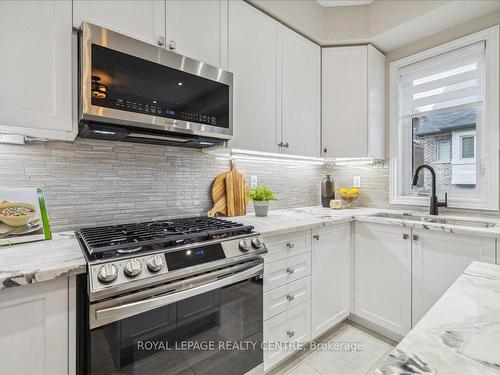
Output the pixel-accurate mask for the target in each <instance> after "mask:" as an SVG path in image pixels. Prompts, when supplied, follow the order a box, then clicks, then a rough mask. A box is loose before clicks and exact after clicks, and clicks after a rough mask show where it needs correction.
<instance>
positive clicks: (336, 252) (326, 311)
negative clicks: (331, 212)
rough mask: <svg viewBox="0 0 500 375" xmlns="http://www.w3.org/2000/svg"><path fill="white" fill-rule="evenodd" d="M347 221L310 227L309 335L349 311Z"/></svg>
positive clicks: (348, 238)
mask: <svg viewBox="0 0 500 375" xmlns="http://www.w3.org/2000/svg"><path fill="white" fill-rule="evenodd" d="M350 236H351V234H350V224H349V223H346V224H340V225H335V226H331V227H328V228H324V229H322V230H316V231H315V230H313V245H312V246H313V249H312V253H311V254H312V271H311V276H312V304H311V313H312V327H311V333H312V337H317V336H319V335H321V334H322V333H324V332H326V331H327V330H328V329H330V328H332V327H333V326H335V325H336V324H337V323H339V322H341V321H342V320H344V319H345V318H346V317H347V316H348V315H349V289H350V288H349V277H350V276H349V270H350V266H349V252H350V245H351V238H350Z"/></svg>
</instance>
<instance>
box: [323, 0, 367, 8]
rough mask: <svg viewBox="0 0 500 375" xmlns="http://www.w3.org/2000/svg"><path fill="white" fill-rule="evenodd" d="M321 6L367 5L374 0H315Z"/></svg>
mask: <svg viewBox="0 0 500 375" xmlns="http://www.w3.org/2000/svg"><path fill="white" fill-rule="evenodd" d="M316 1H317V3H318V4H319V5H321V6H322V7H345V6H355V5H367V4H370V3H371V2H373V1H374V0H316Z"/></svg>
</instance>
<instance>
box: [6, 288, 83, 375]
mask: <svg viewBox="0 0 500 375" xmlns="http://www.w3.org/2000/svg"><path fill="white" fill-rule="evenodd" d="M74 290H75V289H74V278H69V279H68V278H59V279H55V280H51V281H47V282H42V283H36V284H32V285H26V286H17V287H13V288H8V289H4V290H2V291H0V332H1V334H0V353H1V354H0V358H1V364H0V366H1V370H0V373H2V374H23V375H28V374H33V375H35V374H36V375H41V374H46V375H58V374H61V375H62V374H74V373H75V369H76V367H75V362H74V357H75V354H76V338H75V334H74V331H75V329H76V328H75V320H74V297H75V295H74Z"/></svg>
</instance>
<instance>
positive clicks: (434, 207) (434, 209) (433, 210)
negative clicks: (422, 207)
mask: <svg viewBox="0 0 500 375" xmlns="http://www.w3.org/2000/svg"><path fill="white" fill-rule="evenodd" d="M424 168H425V169H428V170H429V172H431V177H432V195H431V202H430V207H429V212H430V214H431V215H437V214H438V207H448V193H445V194H444V202H439V201H438V198H437V196H436V172H435V171H434V168H432V167H431V166H430V165H427V164H422V165H419V166H418V167H417V169H416V170H415V175H414V176H413V183H412V185H413V186H416V185H417V182H418V174H419V173H420V171H421V170H422V169H424Z"/></svg>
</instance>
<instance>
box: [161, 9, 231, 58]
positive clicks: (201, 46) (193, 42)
mask: <svg viewBox="0 0 500 375" xmlns="http://www.w3.org/2000/svg"><path fill="white" fill-rule="evenodd" d="M227 17H228V1H227V0H169V1H167V17H166V19H167V46H169V45H170V43H171V41H173V42H174V43H175V49H176V51H177V52H179V53H181V54H184V55H187V56H190V57H192V58H194V59H197V60H201V61H203V62H206V63H208V64H210V65H214V66H220V67H223V68H225V67H226V66H227Z"/></svg>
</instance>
